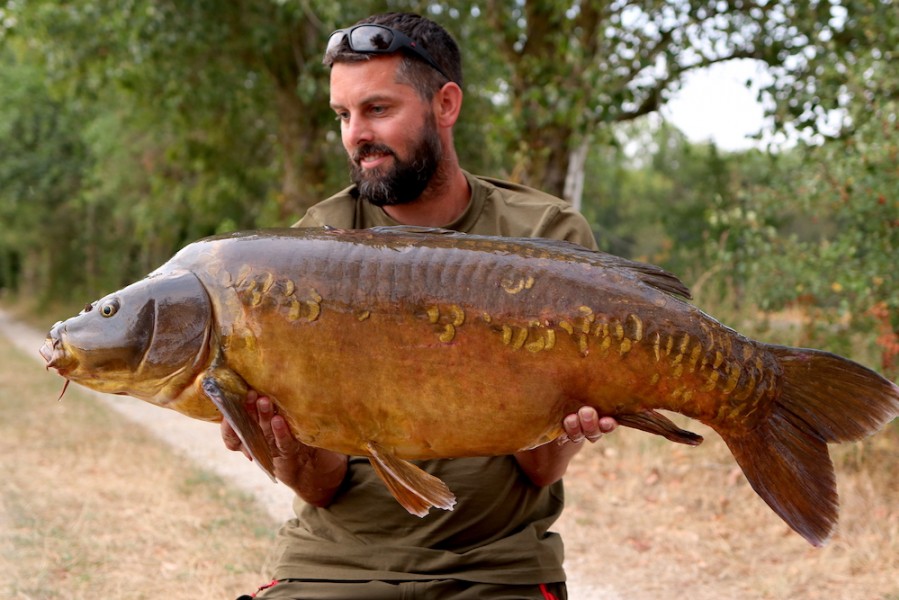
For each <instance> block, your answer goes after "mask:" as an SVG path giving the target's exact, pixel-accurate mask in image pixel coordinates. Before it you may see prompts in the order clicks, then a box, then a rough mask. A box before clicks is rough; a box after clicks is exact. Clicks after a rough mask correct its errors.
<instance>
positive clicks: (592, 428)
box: [556, 406, 618, 445]
mask: <svg viewBox="0 0 899 600" xmlns="http://www.w3.org/2000/svg"><path fill="white" fill-rule="evenodd" d="M562 427H563V428H564V429H565V433H563V434H562V435H560V436H559V437H558V439H557V440H556V441H557V442H558V443H559V444H563V445H564V444H568V443H574V444H580V443H582V442H583V441H584V440H587V441H588V442H590V443H591V444H592V443H595V442H598V441H599V440H600V438H602V436H603V434H605V433H611V432H613V431H615V428H616V427H618V422H617V421H616V420H615V419H613V418H612V417H602V418H600V416H599V414H598V413H597V412H596V409H595V408H592V407H590V406H582V407H581V408H580V409H579V410H578V411H577V412H576V413H572V414H570V415H567V416H566V417H565V418H564V419H562Z"/></svg>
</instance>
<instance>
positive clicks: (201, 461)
mask: <svg viewBox="0 0 899 600" xmlns="http://www.w3.org/2000/svg"><path fill="white" fill-rule="evenodd" d="M0 335H4V336H6V337H7V338H9V339H10V341H12V342H13V344H14V345H15V346H16V347H17V348H19V349H20V350H21V351H22V352H24V353H25V354H26V355H28V356H33V357H34V358H35V360H37V361H41V357H40V355H39V354H38V352H37V351H38V348H40V347H41V344H43V342H44V335H43V334H42V333H38V332H37V331H35V330H33V329H32V328H30V327H27V326H25V325H22V324H21V323H18V322H16V321H14V320H13V319H12V318H10V316H9V314H8V313H6V312H4V311H2V310H0ZM60 386H62V379H60ZM83 391H84V392H86V393H90V394H93V395H94V397H96V398H97V399H99V400H100V401H101V402H102V403H104V404H105V405H107V406H109V407H110V408H111V409H113V410H115V411H116V412H118V413H120V414H122V415H124V416H125V417H126V418H127V419H128V420H130V421H133V422H134V423H137V424H139V425H142V426H143V427H145V428H146V429H147V430H148V431H149V432H151V433H152V434H153V435H154V436H156V437H158V438H159V439H160V440H162V441H163V442H165V443H167V444H169V445H171V446H172V447H174V448H176V449H177V450H178V451H180V452H181V453H183V454H184V455H185V456H187V457H188V458H190V459H191V460H193V461H194V462H196V463H197V464H198V465H199V466H202V467H203V468H204V469H207V470H209V471H212V472H213V473H215V474H216V475H219V476H221V477H222V478H223V479H225V480H226V481H228V482H229V483H230V484H231V485H233V486H234V487H236V488H237V489H239V490H242V491H244V492H247V493H249V494H252V495H253V496H254V497H255V498H256V499H257V500H258V502H259V503H260V504H261V505H262V506H263V507H264V508H265V509H266V511H267V512H268V513H269V514H270V515H271V517H272V519H273V520H274V521H275V522H281V521H284V520H286V519H287V518H289V517H290V516H291V515H292V514H293V509H292V508H291V502H292V500H293V494H292V493H291V492H290V490H288V489H287V488H286V487H285V486H283V485H276V484H273V483H272V482H271V481H270V480H269V479H268V477H266V476H265V475H264V474H263V473H262V472H261V471H260V470H259V467H257V466H256V465H254V464H253V463H251V462H249V461H248V460H247V459H246V458H244V457H243V455H241V454H240V453H238V452H228V451H227V450H226V449H225V447H224V445H223V444H222V439H221V437H220V436H219V430H218V427H216V426H215V425H212V424H210V423H204V422H202V421H197V420H194V419H188V418H185V417H184V416H183V415H181V414H179V413H176V412H174V411H169V410H160V409H159V408H158V407H155V406H153V405H151V404H148V403H146V402H143V401H141V400H137V399H135V398H131V397H128V396H113V395H110V394H100V393H98V392H93V391H91V390H88V389H86V388H85V389H84V390H83Z"/></svg>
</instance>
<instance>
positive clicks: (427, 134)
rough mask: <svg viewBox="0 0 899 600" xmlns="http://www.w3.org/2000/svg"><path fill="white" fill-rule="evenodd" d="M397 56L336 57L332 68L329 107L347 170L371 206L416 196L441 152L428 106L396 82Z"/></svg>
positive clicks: (410, 88)
mask: <svg viewBox="0 0 899 600" xmlns="http://www.w3.org/2000/svg"><path fill="white" fill-rule="evenodd" d="M399 62H400V57H398V56H390V57H377V58H374V59H372V60H368V61H364V62H360V63H337V64H335V65H334V66H333V67H332V69H331V108H333V109H334V112H335V113H337V116H338V118H339V119H340V132H341V138H342V140H343V146H344V148H345V149H346V151H347V155H348V157H349V163H350V175H351V177H352V180H353V182H354V183H355V184H356V185H357V187H358V189H359V193H360V195H361V197H362V198H363V199H364V200H367V201H369V202H371V203H372V204H374V205H376V206H391V205H398V204H406V203H409V202H413V201H415V200H416V199H417V198H418V197H419V196H420V195H421V193H422V192H423V191H424V189H425V188H426V187H427V185H428V183H429V182H430V181H431V178H432V177H433V176H434V173H435V172H436V170H437V167H438V165H439V163H440V158H441V156H442V150H443V147H442V144H441V141H440V137H439V135H438V132H437V125H436V123H435V121H434V114H433V111H432V109H431V106H430V105H429V104H428V103H427V102H425V101H424V100H423V99H422V98H421V97H420V96H419V95H418V93H417V92H416V91H415V90H414V89H413V88H412V87H410V86H408V85H405V84H401V83H397V81H396V69H397V67H398V66H399Z"/></svg>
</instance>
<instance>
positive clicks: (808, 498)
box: [719, 346, 899, 546]
mask: <svg viewBox="0 0 899 600" xmlns="http://www.w3.org/2000/svg"><path fill="white" fill-rule="evenodd" d="M768 350H769V351H770V352H771V353H773V354H774V355H775V356H776V357H777V358H778V359H779V361H780V364H781V365H782V367H783V379H782V389H781V390H780V396H779V397H778V398H777V399H776V400H775V405H774V408H773V412H772V414H771V415H770V418H769V419H768V420H767V421H766V422H764V423H762V424H761V425H760V426H759V427H758V428H756V429H754V430H753V431H751V432H748V433H747V434H745V435H736V436H735V435H734V434H733V432H728V431H725V430H722V431H721V432H719V433H721V434H722V437H723V438H724V440H725V442H727V445H728V447H729V448H730V450H731V452H732V453H733V455H734V458H736V460H737V463H738V464H739V465H740V467H741V468H742V469H743V473H745V475H746V477H747V479H748V480H749V483H750V484H751V485H752V488H753V489H754V490H755V491H756V492H757V493H758V494H759V495H760V496H761V497H762V498H763V499H764V500H765V502H767V503H768V505H769V506H770V507H771V508H772V509H774V512H776V513H777V514H778V515H780V517H781V518H782V519H783V520H784V521H786V522H787V524H788V525H790V527H792V528H793V529H794V530H796V532H797V533H799V534H800V535H801V536H802V537H804V538H805V539H806V540H808V541H809V542H810V543H811V544H813V545H815V546H822V545H824V544H825V543H826V542H827V539H828V538H829V537H830V535H831V533H833V530H834V528H835V527H836V523H837V513H838V507H839V501H838V498H837V489H836V478H835V476H834V472H833V464H832V463H831V461H830V455H829V454H828V451H827V443H828V442H847V441H853V440H859V439H861V438H863V437H865V436H868V435H871V434H872V433H875V432H876V431H878V430H879V429H881V428H882V427H883V426H884V425H886V424H887V423H889V422H890V421H891V420H892V419H894V418H896V417H897V416H899V387H897V386H896V385H895V384H893V383H892V382H890V381H889V380H887V379H885V378H884V377H881V376H880V375H879V374H878V373H876V372H874V371H872V370H870V369H868V368H866V367H863V366H861V365H859V364H857V363H855V362H852V361H850V360H848V359H845V358H843V357H841V356H837V355H835V354H830V353H828V352H822V351H819V350H807V349H799V348H787V347H784V346H769V347H768Z"/></svg>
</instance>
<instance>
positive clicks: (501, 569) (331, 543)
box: [274, 173, 596, 584]
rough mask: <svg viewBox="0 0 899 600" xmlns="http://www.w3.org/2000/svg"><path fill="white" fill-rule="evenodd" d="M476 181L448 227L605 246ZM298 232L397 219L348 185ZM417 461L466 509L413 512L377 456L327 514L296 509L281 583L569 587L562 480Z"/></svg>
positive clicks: (513, 193)
mask: <svg viewBox="0 0 899 600" xmlns="http://www.w3.org/2000/svg"><path fill="white" fill-rule="evenodd" d="M465 175H466V177H467V179H468V182H469V187H470V189H471V202H470V203H469V206H468V208H467V209H466V211H465V212H464V213H463V214H462V215H461V216H460V217H459V218H458V219H457V220H455V221H454V222H452V223H446V224H444V225H443V226H444V227H445V228H447V229H454V230H457V231H463V232H466V233H473V234H483V235H502V236H510V237H547V238H554V239H565V240H569V241H573V242H576V243H580V244H581V245H584V246H588V247H594V248H595V246H596V243H595V241H594V239H593V234H592V232H591V230H590V227H589V225H588V224H587V221H586V220H585V219H584V218H583V217H582V216H581V215H580V214H579V213H578V212H576V211H575V210H573V209H572V208H571V206H570V205H569V204H568V203H566V202H564V201H562V200H560V199H558V198H555V197H553V196H550V195H547V194H544V193H542V192H538V191H536V190H533V189H530V188H527V187H524V186H519V185H515V184H511V183H508V182H502V181H498V180H493V179H487V178H482V177H475V176H472V175H470V174H468V173H466V174H465ZM297 225H298V226H301V227H302V226H310V227H311V226H323V225H330V226H332V227H339V228H368V227H374V226H383V225H398V223H396V222H395V221H393V220H392V219H391V218H390V217H389V216H388V215H387V214H386V213H385V212H384V211H383V210H382V209H380V208H378V207H375V206H372V205H370V204H368V203H367V202H363V201H360V200H358V199H357V198H355V197H354V194H353V188H347V189H346V190H344V191H342V192H340V193H339V194H337V195H335V196H332V197H331V198H329V199H327V200H325V201H323V202H321V203H319V204H317V205H316V206H314V207H312V208H311V209H310V210H309V212H308V213H307V214H306V215H305V216H304V217H303V219H302V220H300V222H299V223H297ZM485 360H489V357H485ZM472 401H473V402H476V401H477V399H476V398H472ZM413 462H415V464H417V465H418V466H420V467H421V468H423V469H424V470H425V471H427V472H429V473H431V474H433V475H435V476H437V477H439V478H440V479H442V480H443V481H444V482H446V484H447V485H448V486H449V488H450V490H452V492H453V493H454V494H455V495H456V499H457V503H456V507H455V510H453V511H443V510H439V509H432V510H431V512H430V513H429V514H428V515H427V516H426V517H424V518H419V517H416V516H413V515H410V514H409V513H408V512H406V510H405V509H403V508H402V507H401V506H400V505H399V503H397V501H396V500H395V499H394V498H393V497H392V496H391V495H390V493H389V492H388V491H387V488H386V486H385V485H384V484H383V483H382V482H381V480H380V479H379V478H378V476H377V475H376V474H375V472H374V470H373V469H372V468H371V466H370V464H369V462H368V459H367V458H365V457H351V458H350V462H349V472H348V473H347V476H346V478H345V480H344V482H343V485H342V486H341V488H340V490H339V491H338V493H337V495H336V496H335V498H334V500H333V502H332V503H331V504H330V505H329V506H328V507H327V508H317V507H314V506H311V505H308V504H306V503H304V502H303V501H302V500H300V499H297V501H296V502H295V505H294V508H295V510H296V514H297V518H296V519H292V520H290V521H288V522H287V524H285V526H284V527H283V528H282V529H281V531H280V532H279V534H278V557H277V559H276V568H275V573H274V576H275V578H276V579H306V580H339V581H369V580H385V581H399V580H406V581H412V580H425V579H460V580H464V581H473V582H480V583H494V584H539V583H549V582H556V581H564V580H565V573H564V571H563V569H562V558H563V548H562V540H561V538H560V536H559V535H558V534H556V533H554V532H551V531H549V528H550V526H551V525H552V524H553V522H555V520H556V519H557V518H558V517H559V515H560V514H561V512H562V507H563V504H564V498H563V488H562V483H561V482H558V483H556V484H553V485H550V486H547V487H537V486H535V485H533V484H532V483H531V482H530V480H528V478H527V476H526V475H525V474H524V473H523V472H522V471H521V470H520V468H519V467H518V463H517V462H516V460H515V459H514V458H513V457H511V456H498V457H485V458H460V459H446V460H432V461H413Z"/></svg>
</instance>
